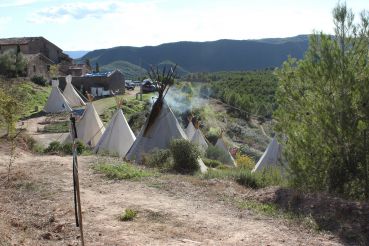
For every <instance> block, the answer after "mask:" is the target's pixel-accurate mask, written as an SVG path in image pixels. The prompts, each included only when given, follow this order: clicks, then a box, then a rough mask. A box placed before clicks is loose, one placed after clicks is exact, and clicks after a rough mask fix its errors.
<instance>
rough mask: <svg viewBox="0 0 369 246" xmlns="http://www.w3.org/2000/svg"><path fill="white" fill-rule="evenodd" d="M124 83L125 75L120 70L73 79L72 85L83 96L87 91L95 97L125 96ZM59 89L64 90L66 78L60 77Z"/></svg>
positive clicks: (74, 77)
mask: <svg viewBox="0 0 369 246" xmlns="http://www.w3.org/2000/svg"><path fill="white" fill-rule="evenodd" d="M124 81H125V80H124V75H123V74H122V73H121V72H120V71H119V70H114V71H112V72H104V73H88V74H86V75H84V76H73V77H72V84H73V86H74V87H75V88H76V89H77V90H79V91H80V92H81V93H83V94H85V92H86V91H87V92H88V93H90V94H92V95H93V96H94V97H103V96H109V95H112V94H123V93H124V91H125V83H124ZM59 88H60V89H61V90H64V88H65V77H59Z"/></svg>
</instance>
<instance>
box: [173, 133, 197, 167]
mask: <svg viewBox="0 0 369 246" xmlns="http://www.w3.org/2000/svg"><path fill="white" fill-rule="evenodd" d="M170 152H171V153H172V156H173V161H174V166H173V168H174V170H176V171H177V172H180V173H189V174H193V173H195V172H196V171H197V170H199V169H200V167H199V164H198V159H199V157H200V151H199V150H198V149H197V148H196V146H195V145H193V144H191V143H190V142H189V141H188V140H185V139H175V140H173V141H172V142H171V143H170Z"/></svg>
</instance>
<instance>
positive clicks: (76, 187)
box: [70, 116, 85, 246]
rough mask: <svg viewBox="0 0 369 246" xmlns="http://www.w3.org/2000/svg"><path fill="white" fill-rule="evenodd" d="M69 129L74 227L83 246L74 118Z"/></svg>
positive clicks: (71, 119)
mask: <svg viewBox="0 0 369 246" xmlns="http://www.w3.org/2000/svg"><path fill="white" fill-rule="evenodd" d="M70 121H71V128H72V138H73V147H72V150H73V189H74V209H75V216H76V226H77V227H79V229H80V233H81V243H82V246H84V245H85V243H84V238H83V224H82V208H81V207H82V206H81V196H80V190H79V177H78V161H77V145H76V139H77V129H76V118H74V117H73V116H71V117H70Z"/></svg>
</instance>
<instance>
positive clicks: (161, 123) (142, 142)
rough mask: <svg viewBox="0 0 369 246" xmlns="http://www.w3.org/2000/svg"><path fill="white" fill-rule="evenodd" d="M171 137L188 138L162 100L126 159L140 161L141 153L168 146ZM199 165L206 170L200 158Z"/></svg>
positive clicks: (202, 170) (203, 170) (202, 169)
mask: <svg viewBox="0 0 369 246" xmlns="http://www.w3.org/2000/svg"><path fill="white" fill-rule="evenodd" d="M151 113H152V112H151ZM172 139H188V138H187V136H186V134H185V133H184V131H183V130H182V128H181V126H180V125H179V123H178V121H177V119H176V117H175V116H174V114H173V112H172V110H171V109H170V107H169V106H168V105H167V103H166V102H165V101H163V103H162V106H161V108H160V111H159V112H158V115H157V116H156V117H155V119H154V121H153V122H150V117H148V119H147V120H146V122H145V124H144V127H143V128H142V129H141V131H140V134H139V135H138V136H137V138H136V141H135V142H134V143H133V145H132V147H131V148H130V150H129V151H128V153H127V155H126V159H128V160H134V161H136V162H137V163H140V162H141V160H142V155H143V154H145V153H149V152H150V151H151V150H153V149H155V148H157V149H166V148H168V147H169V144H170V141H171V140H172ZM199 165H200V170H201V172H206V170H207V168H206V166H205V164H204V163H203V162H202V160H199Z"/></svg>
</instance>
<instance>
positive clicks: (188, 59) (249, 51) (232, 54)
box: [79, 35, 308, 72]
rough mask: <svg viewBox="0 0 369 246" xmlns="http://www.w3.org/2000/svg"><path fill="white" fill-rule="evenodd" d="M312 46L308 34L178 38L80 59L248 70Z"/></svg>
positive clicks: (299, 54)
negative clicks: (239, 38) (263, 37)
mask: <svg viewBox="0 0 369 246" xmlns="http://www.w3.org/2000/svg"><path fill="white" fill-rule="evenodd" d="M307 46H308V35H300V36H296V37H291V38H279V39H260V40H218V41H210V42H175V43H167V44H161V45H158V46H145V47H128V46H121V47H114V48H110V49H101V50H94V51H91V52H88V53H87V54H86V55H84V56H83V57H82V58H80V59H79V60H81V61H82V60H85V59H89V60H90V62H91V64H95V63H96V62H97V63H99V65H100V66H105V65H108V64H111V63H113V62H116V61H122V60H123V61H127V62H129V63H132V64H135V65H137V66H139V67H142V68H144V69H148V68H149V67H150V65H158V64H160V63H163V61H170V63H176V64H178V65H179V66H180V67H181V68H182V69H183V71H189V72H216V71H245V70H255V69H265V68H270V67H279V66H280V65H281V64H282V62H283V61H285V60H286V59H287V57H288V56H292V57H295V58H298V59H301V58H302V57H303V55H304V53H305V51H306V49H307Z"/></svg>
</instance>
